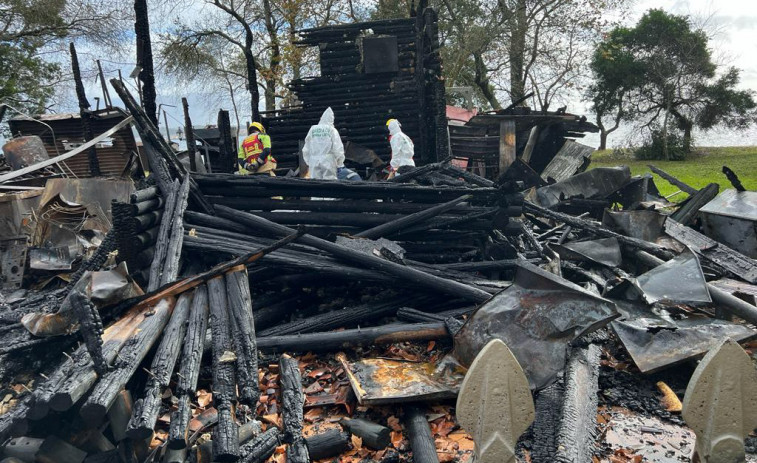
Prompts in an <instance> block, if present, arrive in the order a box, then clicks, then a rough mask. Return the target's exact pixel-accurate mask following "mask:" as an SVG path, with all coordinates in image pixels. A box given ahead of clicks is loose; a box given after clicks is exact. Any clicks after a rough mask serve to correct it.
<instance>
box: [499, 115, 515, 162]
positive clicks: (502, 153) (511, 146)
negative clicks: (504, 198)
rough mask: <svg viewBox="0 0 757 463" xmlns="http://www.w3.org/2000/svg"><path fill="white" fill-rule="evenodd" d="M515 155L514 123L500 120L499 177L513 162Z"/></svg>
mask: <svg viewBox="0 0 757 463" xmlns="http://www.w3.org/2000/svg"><path fill="white" fill-rule="evenodd" d="M515 154H516V153H515V121H508V120H502V121H500V123H499V175H502V174H504V173H505V172H507V169H508V168H509V167H510V164H512V163H513V162H515Z"/></svg>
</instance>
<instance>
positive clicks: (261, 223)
mask: <svg viewBox="0 0 757 463" xmlns="http://www.w3.org/2000/svg"><path fill="white" fill-rule="evenodd" d="M217 212H218V214H219V215H220V216H222V217H225V218H228V219H229V220H234V221H237V222H239V223H242V224H244V225H247V226H249V227H253V228H257V229H259V230H262V231H265V232H267V233H271V234H274V235H284V234H289V233H291V232H293V230H292V229H290V228H287V227H285V226H283V225H278V224H276V223H273V222H270V221H268V220H265V219H263V218H260V217H257V216H255V215H252V214H248V213H245V212H239V211H235V210H234V209H229V208H227V207H224V206H218V208H217ZM300 241H301V242H302V243H303V244H307V245H309V246H312V247H314V248H316V249H321V250H323V251H326V252H329V253H331V254H333V255H334V256H336V257H337V258H339V259H344V260H346V261H349V262H353V263H355V264H357V265H364V266H366V267H368V268H372V269H374V270H378V271H381V272H385V273H388V274H390V275H393V276H395V277H397V278H400V279H404V280H405V281H412V282H414V283H416V284H417V285H419V286H423V287H426V288H428V289H430V290H433V291H439V292H442V293H444V294H449V295H453V296H455V297H463V298H466V299H471V300H475V301H478V302H483V301H485V300H487V299H489V297H490V295H489V293H487V292H485V291H481V290H479V289H476V288H472V287H470V286H468V285H464V284H460V283H458V282H456V281H450V280H445V279H443V278H438V277H435V276H432V275H429V274H427V273H424V272H421V271H418V270H415V269H412V268H409V267H405V266H402V265H399V264H395V263H394V262H390V261H387V260H384V259H381V258H378V257H375V256H372V255H369V254H363V253H361V252H359V251H354V250H352V249H349V248H346V247H344V246H340V245H338V244H335V243H331V242H329V241H326V240H323V239H320V238H316V237H314V236H309V235H304V236H303V237H302V238H301V239H300Z"/></svg>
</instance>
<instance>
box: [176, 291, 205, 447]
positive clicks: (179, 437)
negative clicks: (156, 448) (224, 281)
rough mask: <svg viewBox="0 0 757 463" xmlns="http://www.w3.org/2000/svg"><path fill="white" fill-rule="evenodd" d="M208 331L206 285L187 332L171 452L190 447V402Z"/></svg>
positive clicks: (196, 301) (196, 298)
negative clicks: (188, 433) (188, 432)
mask: <svg viewBox="0 0 757 463" xmlns="http://www.w3.org/2000/svg"><path fill="white" fill-rule="evenodd" d="M207 328H208V289H207V287H206V286H205V285H202V286H199V287H198V288H197V289H196V290H195V294H194V299H193V300H192V309H191V310H190V314H189V322H188V325H187V331H186V334H185V335H184V343H183V348H182V349H183V350H182V352H183V355H182V359H181V365H180V367H179V375H178V376H179V380H178V382H177V387H176V396H177V397H178V401H179V404H178V408H177V409H176V411H174V412H173V413H172V414H171V427H170V430H169V433H168V447H169V448H174V449H176V448H183V447H186V445H187V438H188V437H189V436H188V435H187V430H188V428H189V419H190V418H191V416H192V413H191V412H192V410H191V408H190V399H191V398H192V397H193V396H194V391H195V389H196V388H197V380H198V378H199V376H200V363H201V362H202V353H203V349H204V346H205V332H206V331H207Z"/></svg>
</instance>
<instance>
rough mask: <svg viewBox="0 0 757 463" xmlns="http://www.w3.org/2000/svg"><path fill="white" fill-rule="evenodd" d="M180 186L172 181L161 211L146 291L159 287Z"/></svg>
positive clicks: (176, 181)
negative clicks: (161, 218) (161, 215)
mask: <svg viewBox="0 0 757 463" xmlns="http://www.w3.org/2000/svg"><path fill="white" fill-rule="evenodd" d="M180 189H181V184H180V183H179V181H178V180H174V181H173V183H172V184H171V189H170V191H168V193H167V200H166V206H165V208H164V209H163V217H164V219H163V220H161V221H160V230H159V231H158V240H157V244H156V246H155V256H154V257H153V259H152V264H151V265H150V281H149V283H148V285H147V291H155V290H156V289H157V288H158V287H159V286H160V281H161V274H162V272H163V264H164V263H165V261H166V256H167V254H168V247H169V245H170V240H169V237H170V235H171V227H172V226H173V220H172V219H173V218H174V210H175V209H176V204H177V203H178V200H179V190H180Z"/></svg>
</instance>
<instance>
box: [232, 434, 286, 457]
mask: <svg viewBox="0 0 757 463" xmlns="http://www.w3.org/2000/svg"><path fill="white" fill-rule="evenodd" d="M281 440H282V435H281V431H279V428H277V427H271V428H268V430H266V431H265V432H264V433H262V434H260V435H259V436H258V437H256V438H255V439H254V440H252V442H249V443H248V444H245V445H244V446H243V447H242V448H241V449H240V453H241V454H242V458H241V460H240V462H241V463H263V462H264V461H266V460H268V458H269V457H270V456H271V455H273V452H274V451H275V450H276V447H278V446H279V445H280V444H281Z"/></svg>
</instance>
